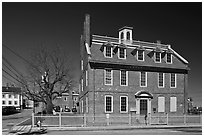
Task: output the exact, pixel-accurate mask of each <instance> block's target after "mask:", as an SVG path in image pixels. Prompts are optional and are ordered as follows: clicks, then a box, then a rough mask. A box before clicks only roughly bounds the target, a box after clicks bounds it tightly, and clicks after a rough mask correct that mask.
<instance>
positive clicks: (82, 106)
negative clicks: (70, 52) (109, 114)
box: [81, 100, 84, 113]
mask: <svg viewBox="0 0 204 137" xmlns="http://www.w3.org/2000/svg"><path fill="white" fill-rule="evenodd" d="M83 112H84V104H83V100H81V113H83Z"/></svg>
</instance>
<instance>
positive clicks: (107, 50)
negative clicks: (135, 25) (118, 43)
mask: <svg viewBox="0 0 204 137" xmlns="http://www.w3.org/2000/svg"><path fill="white" fill-rule="evenodd" d="M105 57H108V58H112V47H110V46H105Z"/></svg>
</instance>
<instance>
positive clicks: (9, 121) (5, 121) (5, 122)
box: [2, 109, 32, 131]
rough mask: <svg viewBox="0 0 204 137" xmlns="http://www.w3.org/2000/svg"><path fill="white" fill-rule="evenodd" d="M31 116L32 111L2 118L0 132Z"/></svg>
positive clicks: (26, 110) (23, 111) (24, 111)
mask: <svg viewBox="0 0 204 137" xmlns="http://www.w3.org/2000/svg"><path fill="white" fill-rule="evenodd" d="M31 114H32V109H25V110H22V112H21V113H17V114H13V115H7V116H2V131H6V130H8V129H9V128H11V127H12V126H13V125H16V124H18V123H20V122H22V121H24V120H25V119H28V118H29V117H30V116H31Z"/></svg>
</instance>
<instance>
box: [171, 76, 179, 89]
mask: <svg viewBox="0 0 204 137" xmlns="http://www.w3.org/2000/svg"><path fill="white" fill-rule="evenodd" d="M171 74H175V87H172V86H171ZM176 87H177V74H176V73H170V88H176Z"/></svg>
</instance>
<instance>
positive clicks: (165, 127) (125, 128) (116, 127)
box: [31, 125, 202, 132]
mask: <svg viewBox="0 0 204 137" xmlns="http://www.w3.org/2000/svg"><path fill="white" fill-rule="evenodd" d="M199 127H202V125H142V126H139V125H138V126H129V125H126V126H121V125H117V126H94V127H46V128H47V130H48V131H49V130H52V131H55V130H57V131H59V130H60V131H91V130H127V129H172V128H199ZM36 129H37V127H34V128H32V130H31V132H32V131H33V130H34V131H36Z"/></svg>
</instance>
